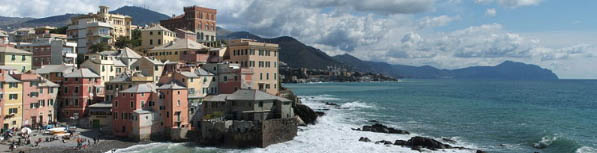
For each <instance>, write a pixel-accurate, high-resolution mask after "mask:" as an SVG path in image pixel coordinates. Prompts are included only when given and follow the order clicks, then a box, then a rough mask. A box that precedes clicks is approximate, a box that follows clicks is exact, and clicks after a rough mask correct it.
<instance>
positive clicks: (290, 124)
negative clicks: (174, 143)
mask: <svg viewBox="0 0 597 153" xmlns="http://www.w3.org/2000/svg"><path fill="white" fill-rule="evenodd" d="M296 132H297V123H296V120H295V119H294V118H291V119H272V120H265V121H230V120H229V121H203V122H201V132H200V133H199V135H201V138H200V139H199V140H198V141H199V143H200V144H202V145H208V146H223V147H234V148H247V147H267V146H269V145H271V144H276V143H281V142H286V141H290V140H292V139H293V138H294V136H296Z"/></svg>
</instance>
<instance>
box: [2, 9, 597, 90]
mask: <svg viewBox="0 0 597 153" xmlns="http://www.w3.org/2000/svg"><path fill="white" fill-rule="evenodd" d="M33 4H35V5H33ZM98 5H107V6H110V7H111V8H112V9H116V8H119V7H122V6H125V5H133V6H140V7H145V8H148V9H151V10H154V11H157V12H160V13H164V14H166V15H169V16H171V15H172V14H176V15H179V14H182V13H183V10H182V8H183V7H184V6H191V5H198V6H203V7H209V8H215V9H217V10H218V15H217V20H218V21H217V22H218V23H217V24H218V26H220V27H223V28H225V29H229V30H232V31H248V32H251V33H254V34H257V35H260V36H263V37H278V36H292V37H295V38H297V39H298V40H300V41H302V42H303V43H306V44H307V45H311V46H314V47H316V48H319V49H321V50H322V51H324V52H326V53H328V54H330V55H339V54H345V53H348V54H351V55H353V56H356V57H358V58H360V59H363V60H370V61H382V62H387V63H391V64H407V65H415V66H422V65H431V66H434V67H438V68H443V69H456V68H464V67H468V66H492V65H497V64H499V63H501V62H503V61H506V60H511V61H518V62H524V63H529V64H536V65H539V66H541V67H544V68H547V69H550V70H552V71H554V72H555V73H556V74H557V75H558V76H559V77H560V78H566V79H597V46H596V45H597V37H596V36H597V28H596V27H597V20H595V17H597V9H595V8H594V7H595V6H597V1H593V0H151V1H149V0H27V1H25V0H16V1H15V0H0V12H1V13H0V16H16V17H37V18H39V17H47V16H53V15H61V14H64V13H89V12H96V11H97V10H98V8H97V6H98Z"/></svg>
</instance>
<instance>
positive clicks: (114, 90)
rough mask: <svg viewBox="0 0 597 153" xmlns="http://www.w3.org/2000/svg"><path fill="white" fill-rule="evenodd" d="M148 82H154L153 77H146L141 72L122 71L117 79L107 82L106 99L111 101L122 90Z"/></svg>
mask: <svg viewBox="0 0 597 153" xmlns="http://www.w3.org/2000/svg"><path fill="white" fill-rule="evenodd" d="M146 83H153V79H152V77H146V76H144V75H143V74H141V73H139V72H136V73H134V74H130V73H121V74H119V75H118V76H116V78H115V79H112V80H110V81H108V82H106V83H105V87H106V88H105V101H106V102H107V103H111V102H112V100H113V99H114V98H115V97H116V96H117V95H118V93H119V92H120V91H122V90H125V89H128V88H131V87H133V86H135V85H139V84H146Z"/></svg>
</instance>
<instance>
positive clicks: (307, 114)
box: [280, 88, 324, 126]
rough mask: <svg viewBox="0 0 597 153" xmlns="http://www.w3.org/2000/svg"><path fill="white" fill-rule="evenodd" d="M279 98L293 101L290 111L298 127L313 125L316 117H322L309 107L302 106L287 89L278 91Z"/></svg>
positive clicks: (321, 113) (298, 99) (320, 113)
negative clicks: (292, 112)
mask: <svg viewBox="0 0 597 153" xmlns="http://www.w3.org/2000/svg"><path fill="white" fill-rule="evenodd" d="M280 96H281V97H284V98H286V99H290V100H292V101H293V104H292V109H293V111H294V114H295V116H296V118H297V121H298V124H299V125H302V126H305V125H308V124H315V122H316V121H317V117H319V116H322V115H324V113H323V112H316V111H314V110H313V109H311V108H310V107H309V106H307V105H304V104H302V103H301V100H300V98H298V97H297V96H296V95H295V94H294V93H293V92H292V91H291V90H289V89H286V88H283V89H282V90H281V91H280Z"/></svg>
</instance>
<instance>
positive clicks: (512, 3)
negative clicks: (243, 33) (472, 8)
mask: <svg viewBox="0 0 597 153" xmlns="http://www.w3.org/2000/svg"><path fill="white" fill-rule="evenodd" d="M541 1H542V0H475V2H476V3H482V4H488V3H498V4H500V5H501V6H504V7H508V8H517V7H523V6H532V5H538V4H539V3H541Z"/></svg>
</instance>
